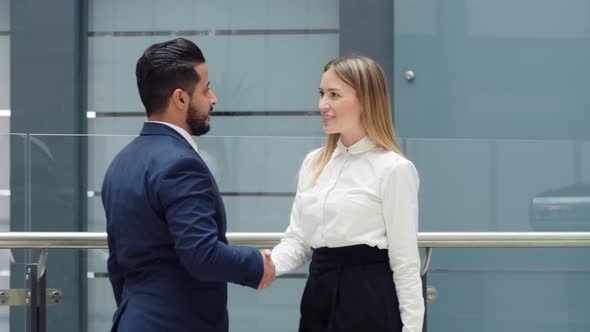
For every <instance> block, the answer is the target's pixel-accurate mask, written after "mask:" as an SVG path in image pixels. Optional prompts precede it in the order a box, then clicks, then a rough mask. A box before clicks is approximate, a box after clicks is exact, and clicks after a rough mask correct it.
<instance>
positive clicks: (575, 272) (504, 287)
mask: <svg viewBox="0 0 590 332" xmlns="http://www.w3.org/2000/svg"><path fill="white" fill-rule="evenodd" d="M587 257H590V248H552V249H549V248H543V249H528V248H519V249H508V248H488V249H475V248H474V249H443V248H440V249H435V250H434V256H433V260H432V266H431V268H430V270H429V273H428V284H429V285H431V286H432V287H434V288H436V290H437V291H438V298H437V299H436V300H435V301H434V302H433V303H430V304H429V306H428V326H429V329H430V331H458V332H462V331H465V332H467V331H481V332H492V331H519V332H533V331H534V332H545V331H547V332H549V331H564V332H582V331H588V330H590V320H588V314H589V313H590V312H589V311H588V306H587V305H586V304H585V303H586V302H587V299H586V294H588V292H590V286H589V284H588V282H587V280H588V278H589V277H590V261H589V260H588V259H587Z"/></svg>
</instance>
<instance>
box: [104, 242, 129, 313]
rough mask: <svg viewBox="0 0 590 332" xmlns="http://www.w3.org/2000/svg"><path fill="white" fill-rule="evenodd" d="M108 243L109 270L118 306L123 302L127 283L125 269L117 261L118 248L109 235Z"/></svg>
mask: <svg viewBox="0 0 590 332" xmlns="http://www.w3.org/2000/svg"><path fill="white" fill-rule="evenodd" d="M108 244H109V258H108V260H107V265H108V271H109V281H110V282H111V285H112V286H113V294H114V295H115V302H116V303H117V306H119V305H120V304H121V299H122V297H123V285H124V284H125V278H124V277H123V269H121V267H119V264H118V263H117V249H116V247H115V243H114V241H112V238H111V237H110V236H109V237H108Z"/></svg>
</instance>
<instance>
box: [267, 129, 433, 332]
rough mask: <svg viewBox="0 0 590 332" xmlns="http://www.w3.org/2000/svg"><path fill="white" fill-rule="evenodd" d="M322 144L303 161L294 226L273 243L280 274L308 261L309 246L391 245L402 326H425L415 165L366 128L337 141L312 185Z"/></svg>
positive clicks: (410, 330)
mask: <svg viewBox="0 0 590 332" xmlns="http://www.w3.org/2000/svg"><path fill="white" fill-rule="evenodd" d="M320 150H321V149H317V150H314V151H312V152H310V153H309V154H308V155H307V156H306V158H305V160H304V161H303V164H302V166H301V169H300V172H299V180H298V185H297V195H296V197H295V200H294V202H293V208H292V210H291V219H290V224H289V227H288V228H287V230H286V232H285V236H284V237H283V239H282V240H281V242H280V243H279V244H278V245H277V246H276V247H275V248H274V249H273V251H272V259H273V262H274V263H275V266H276V271H277V275H281V274H285V273H287V272H289V271H291V270H293V269H296V268H297V267H299V266H301V265H303V264H304V263H306V262H307V261H308V260H309V259H310V257H311V253H312V248H320V247H330V248H333V247H343V246H350V245H358V244H367V245H369V246H376V247H378V248H380V249H387V250H388V254H389V264H390V267H391V270H392V271H393V280H394V283H395V286H396V292H397V297H398V300H399V304H400V312H401V318H402V322H403V323H404V329H403V331H404V332H418V331H422V322H423V319H424V301H423V298H422V281H421V279H420V256H419V251H418V245H417V231H418V187H419V178H418V173H417V171H416V168H415V167H414V165H413V164H412V162H410V161H409V160H407V159H406V158H404V157H403V156H401V155H399V154H397V153H396V152H393V151H390V150H386V149H383V148H381V147H379V146H377V145H376V144H375V143H374V142H373V141H372V140H371V139H369V138H368V137H367V136H365V137H364V138H362V139H361V140H359V141H358V142H356V143H355V144H353V145H351V146H350V147H348V148H347V147H345V146H344V145H343V144H342V143H341V142H340V141H339V142H338V144H337V147H336V149H335V150H334V152H333V154H332V156H331V158H330V161H329V162H328V163H327V165H326V167H325V168H324V170H323V171H322V173H321V174H320V176H319V177H318V179H317V181H316V183H315V184H311V185H310V181H311V179H312V176H313V170H312V166H313V165H312V159H313V157H314V156H315V155H316V154H317V153H318V152H319V151H320Z"/></svg>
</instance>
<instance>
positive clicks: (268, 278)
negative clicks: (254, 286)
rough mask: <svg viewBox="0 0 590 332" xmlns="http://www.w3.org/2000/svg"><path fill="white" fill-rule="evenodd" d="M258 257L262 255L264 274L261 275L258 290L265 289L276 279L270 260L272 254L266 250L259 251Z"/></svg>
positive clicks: (273, 266) (273, 265)
mask: <svg viewBox="0 0 590 332" xmlns="http://www.w3.org/2000/svg"><path fill="white" fill-rule="evenodd" d="M260 255H262V262H263V263H264V273H263V274H262V280H260V285H258V290H261V289H265V288H267V287H268V286H270V284H272V283H273V281H275V279H276V278H277V274H276V271H275V264H274V263H273V261H272V258H271V256H272V252H271V251H270V250H268V249H264V250H261V251H260Z"/></svg>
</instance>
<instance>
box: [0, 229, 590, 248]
mask: <svg viewBox="0 0 590 332" xmlns="http://www.w3.org/2000/svg"><path fill="white" fill-rule="evenodd" d="M282 237H283V233H227V238H228V240H229V242H230V243H231V244H234V245H247V246H253V247H260V248H271V247H273V246H275V245H276V244H278V243H279V241H280V239H281V238H282ZM418 245H419V246H420V247H422V248H531V247H590V232H421V233H418ZM0 248H2V249H16V248H29V249H34V248H49V249H106V248H107V234H106V233H104V232H0Z"/></svg>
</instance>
